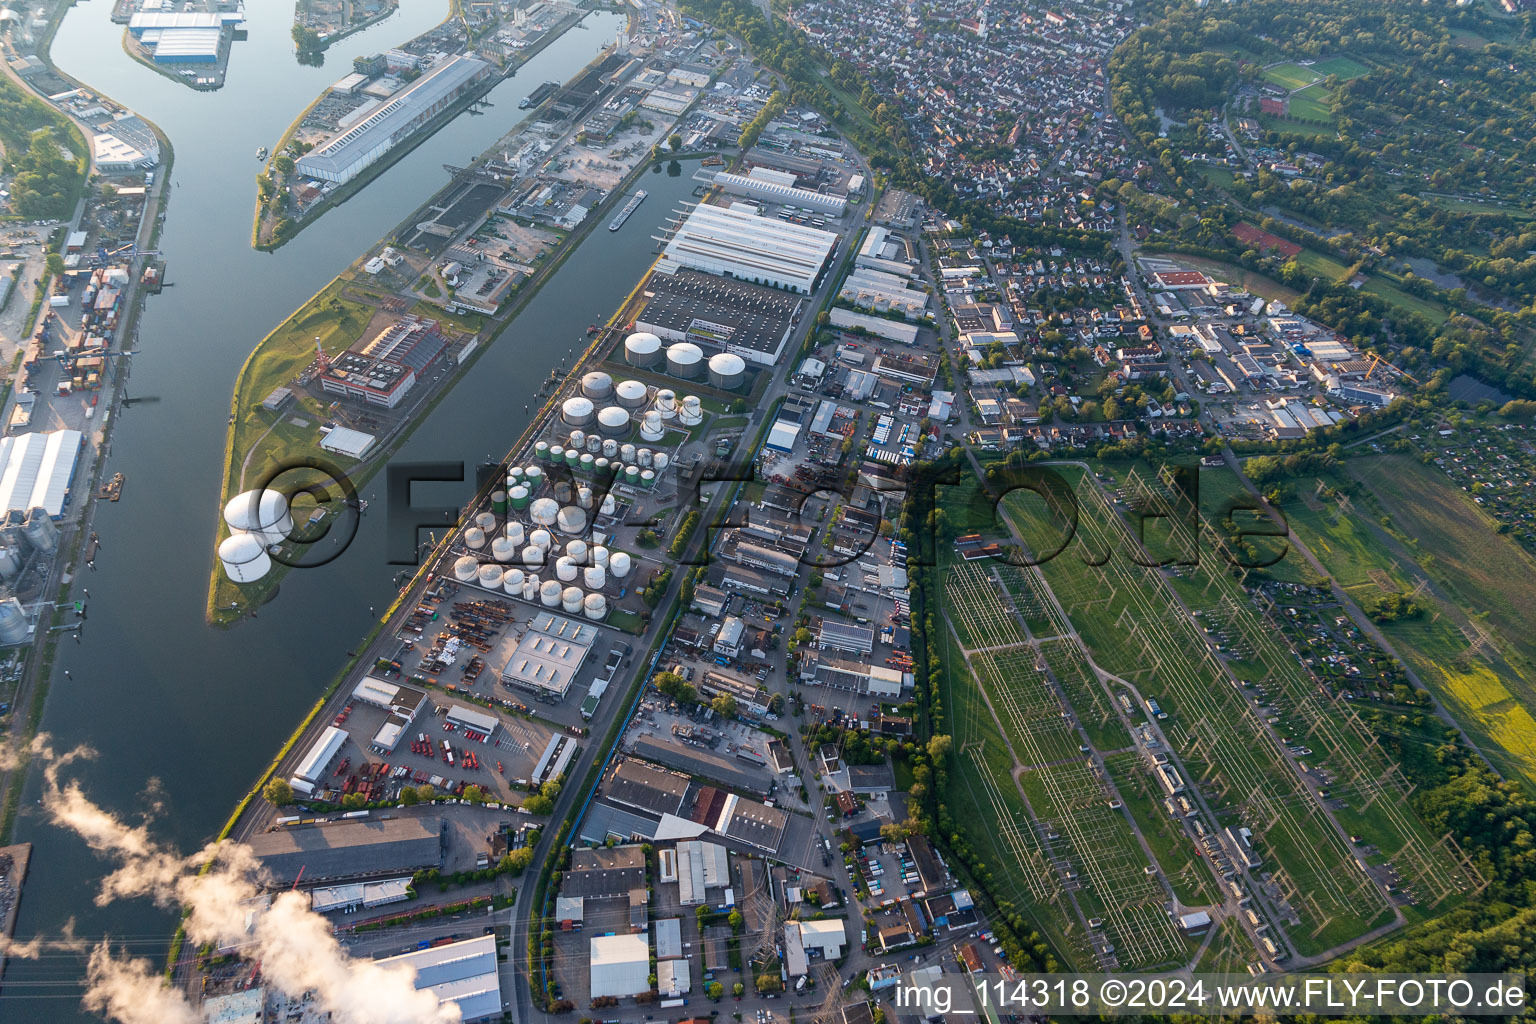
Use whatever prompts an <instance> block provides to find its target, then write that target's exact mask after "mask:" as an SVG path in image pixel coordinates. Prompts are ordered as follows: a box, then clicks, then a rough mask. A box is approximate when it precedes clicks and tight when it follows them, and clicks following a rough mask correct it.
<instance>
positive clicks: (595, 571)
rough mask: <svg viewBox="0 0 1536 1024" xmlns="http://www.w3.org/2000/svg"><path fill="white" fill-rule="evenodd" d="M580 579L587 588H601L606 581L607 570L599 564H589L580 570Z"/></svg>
mask: <svg viewBox="0 0 1536 1024" xmlns="http://www.w3.org/2000/svg"><path fill="white" fill-rule="evenodd" d="M581 581H582V582H583V583H585V584H586V585H587V589H588V590H602V589H603V584H604V583H607V582H608V570H607V569H604V568H603V567H602V566H600V565H589V566H587V567H586V569H585V570H584V571H583V572H582V574H581Z"/></svg>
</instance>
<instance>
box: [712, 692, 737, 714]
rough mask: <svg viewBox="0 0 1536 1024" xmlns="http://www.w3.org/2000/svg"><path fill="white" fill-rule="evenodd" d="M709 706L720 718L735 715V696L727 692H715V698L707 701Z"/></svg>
mask: <svg viewBox="0 0 1536 1024" xmlns="http://www.w3.org/2000/svg"><path fill="white" fill-rule="evenodd" d="M709 706H710V707H711V708H713V709H714V711H715V714H717V715H719V716H720V717H722V718H735V717H736V698H735V697H733V696H731V695H730V694H729V693H717V694H716V695H715V699H714V700H712V701H710V702H709Z"/></svg>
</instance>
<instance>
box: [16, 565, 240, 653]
mask: <svg viewBox="0 0 1536 1024" xmlns="http://www.w3.org/2000/svg"><path fill="white" fill-rule="evenodd" d="M262 557H263V558H265V557H266V552H265V551H263V552H262ZM27 632H28V630H27V613H26V610H25V609H23V608H22V607H21V602H20V601H18V600H16V598H15V597H13V596H9V595H7V596H6V597H5V599H4V600H0V644H19V643H24V642H25V641H26V639H27Z"/></svg>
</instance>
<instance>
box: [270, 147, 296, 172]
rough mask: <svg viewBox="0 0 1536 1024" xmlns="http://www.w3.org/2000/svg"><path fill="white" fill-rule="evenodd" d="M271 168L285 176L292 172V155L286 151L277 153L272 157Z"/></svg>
mask: <svg viewBox="0 0 1536 1024" xmlns="http://www.w3.org/2000/svg"><path fill="white" fill-rule="evenodd" d="M272 168H273V170H275V171H277V173H278V174H281V175H283V176H284V177H287V176H288V175H290V174H292V173H293V157H291V156H289V155H288V154H287V153H279V154H277V156H276V157H274V158H273V159H272Z"/></svg>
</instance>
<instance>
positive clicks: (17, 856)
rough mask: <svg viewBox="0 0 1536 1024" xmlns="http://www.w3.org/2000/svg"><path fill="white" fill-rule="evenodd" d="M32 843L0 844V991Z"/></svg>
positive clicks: (2, 987)
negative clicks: (6, 954) (6, 952)
mask: <svg viewBox="0 0 1536 1024" xmlns="http://www.w3.org/2000/svg"><path fill="white" fill-rule="evenodd" d="M31 860H32V844H31V843H19V844H17V845H16V846H0V992H3V991H4V985H5V951H6V950H7V949H8V948H9V947H10V944H11V939H12V938H13V937H15V934H16V915H17V913H19V912H20V910H21V890H22V886H23V885H25V884H26V881H27V865H28V864H29V863H31Z"/></svg>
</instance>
